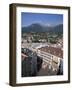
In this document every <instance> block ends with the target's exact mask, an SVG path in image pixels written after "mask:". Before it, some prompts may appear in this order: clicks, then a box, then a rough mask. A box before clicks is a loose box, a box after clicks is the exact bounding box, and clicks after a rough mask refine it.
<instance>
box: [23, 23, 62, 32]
mask: <svg viewBox="0 0 72 90" xmlns="http://www.w3.org/2000/svg"><path fill="white" fill-rule="evenodd" d="M25 32H55V33H63V24H58V25H56V26H43V25H41V24H39V23H34V24H31V25H29V26H26V27H22V33H25Z"/></svg>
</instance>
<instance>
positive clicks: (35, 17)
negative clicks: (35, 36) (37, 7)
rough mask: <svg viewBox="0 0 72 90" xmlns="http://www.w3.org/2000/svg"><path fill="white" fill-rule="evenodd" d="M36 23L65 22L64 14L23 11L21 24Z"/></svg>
mask: <svg viewBox="0 0 72 90" xmlns="http://www.w3.org/2000/svg"><path fill="white" fill-rule="evenodd" d="M34 23H40V24H42V25H44V26H55V25H58V24H63V15H62V14H44V13H43V14H42V13H25V12H22V13H21V26H22V27H24V26H29V25H31V24H34Z"/></svg>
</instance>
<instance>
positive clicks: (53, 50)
mask: <svg viewBox="0 0 72 90" xmlns="http://www.w3.org/2000/svg"><path fill="white" fill-rule="evenodd" d="M39 50H41V51H44V52H47V53H50V54H52V55H55V56H58V57H60V58H63V50H61V49H60V48H56V47H48V46H46V47H41V48H39Z"/></svg>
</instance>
